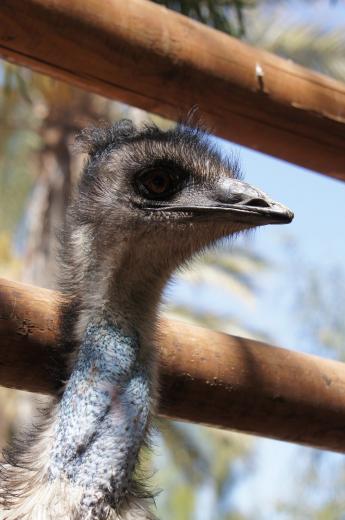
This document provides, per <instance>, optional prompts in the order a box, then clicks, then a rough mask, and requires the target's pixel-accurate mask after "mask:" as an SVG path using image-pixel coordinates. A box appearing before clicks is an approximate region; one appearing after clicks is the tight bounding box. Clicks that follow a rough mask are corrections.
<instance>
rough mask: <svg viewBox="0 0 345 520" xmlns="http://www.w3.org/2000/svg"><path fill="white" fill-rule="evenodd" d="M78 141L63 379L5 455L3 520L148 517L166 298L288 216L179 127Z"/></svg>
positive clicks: (196, 132)
mask: <svg viewBox="0 0 345 520" xmlns="http://www.w3.org/2000/svg"><path fill="white" fill-rule="evenodd" d="M79 142H80V146H81V148H82V150H83V151H85V152H87V154H88V160H87V162H86V164H85V166H84V170H83V174H82V176H81V180H80V183H79V187H78V190H77V193H76V197H75V200H74V202H73V204H72V205H71V207H70V209H69V212H68V215H67V222H66V226H65V229H64V231H63V235H62V255H61V273H60V288H61V290H62V292H63V293H64V294H65V295H66V296H68V301H69V302H71V303H69V304H68V305H67V304H66V305H65V307H64V310H63V312H62V320H61V321H62V325H61V348H62V349H64V350H63V351H64V352H65V354H66V359H67V366H68V374H69V376H68V378H67V381H65V382H64V385H63V389H62V390H61V393H60V395H59V396H58V397H57V398H56V399H55V401H54V403H53V404H52V405H51V407H50V409H49V410H47V413H46V414H45V415H44V417H43V418H42V422H41V424H40V425H39V426H38V427H37V428H36V429H35V432H34V433H32V434H31V435H30V437H29V439H25V442H23V441H18V442H17V443H16V444H14V445H13V446H12V447H11V448H10V449H8V450H7V452H6V454H5V463H4V464H3V466H2V469H1V475H0V477H1V480H2V483H1V488H2V489H1V493H0V497H1V498H0V511H1V518H2V519H4V520H19V519H22V520H29V519H30V520H53V519H54V520H57V519H61V520H62V519H63V520H116V519H125V520H131V519H133V520H134V519H143V520H144V519H145V520H149V519H153V518H154V515H153V513H151V512H150V505H151V501H152V497H151V495H150V493H149V492H148V491H146V489H145V486H143V484H142V482H141V481H140V479H138V477H137V476H136V472H135V471H134V470H135V469H136V466H137V461H138V455H139V451H140V448H141V447H142V446H143V444H145V442H148V432H149V428H150V422H151V416H152V414H154V413H155V409H156V403H157V395H158V390H157V388H158V378H157V361H156V351H155V344H157V341H158V338H157V331H156V323H157V310H158V305H159V301H160V297H161V293H162V290H163V288H164V286H165V284H166V282H167V280H168V279H169V278H170V276H171V274H172V273H173V272H174V271H175V270H176V269H177V268H178V267H180V266H181V265H183V264H184V263H185V262H186V261H188V260H189V259H190V258H191V257H192V256H193V255H195V254H196V253H198V252H201V251H202V250H203V249H204V248H206V247H208V246H210V245H211V244H214V243H215V242H216V241H218V240H219V239H222V238H224V237H228V236H230V235H234V234H237V233H239V232H240V231H243V230H246V229H249V228H253V227H256V226H262V225H265V224H283V223H288V222H290V221H291V220H292V218H293V214H292V213H291V212H290V211H289V210H288V209H287V208H285V207H284V206H282V205H280V204H278V203H276V202H274V201H273V200H271V199H270V198H269V197H268V196H267V195H265V194H264V193H263V192H261V191H259V190H258V189H256V188H253V187H252V186H250V185H248V184H246V183H244V182H243V181H241V180H240V178H239V167H238V165H237V164H236V162H235V161H233V160H226V159H224V158H222V157H221V155H220V153H219V152H218V151H217V150H216V149H215V147H214V145H212V144H211V142H210V140H209V138H208V136H207V134H206V132H205V131H204V130H202V129H200V128H199V129H193V128H191V127H189V126H188V125H187V124H186V123H185V124H182V123H181V124H178V125H177V126H176V127H175V128H174V129H169V130H167V131H162V130H160V129H159V128H158V127H157V126H155V125H153V124H149V125H146V126H144V127H143V128H137V127H136V126H134V125H133V123H132V122H131V121H129V120H122V121H120V122H117V123H116V124H114V125H113V126H112V127H110V128H96V129H89V130H85V131H84V132H83V133H82V135H81V136H80V138H79Z"/></svg>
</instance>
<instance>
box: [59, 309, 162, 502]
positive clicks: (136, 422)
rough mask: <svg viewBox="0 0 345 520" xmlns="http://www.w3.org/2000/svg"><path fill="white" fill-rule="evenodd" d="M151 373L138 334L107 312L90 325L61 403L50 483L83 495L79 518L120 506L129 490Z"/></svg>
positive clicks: (146, 414)
mask: <svg viewBox="0 0 345 520" xmlns="http://www.w3.org/2000/svg"><path fill="white" fill-rule="evenodd" d="M149 372H150V366H149V364H148V363H143V360H142V353H141V345H140V339H139V336H138V334H136V333H132V334H130V335H129V334H127V333H125V332H124V331H123V330H122V329H121V328H120V327H119V325H118V324H116V323H114V320H113V318H112V317H111V315H108V314H104V313H103V315H100V316H97V315H96V316H95V317H94V318H92V319H90V320H89V322H88V323H87V325H86V327H85V329H84V333H83V336H82V338H81V341H80V346H79V350H78V352H77V354H76V358H75V361H74V366H73V370H72V373H71V376H70V378H69V380H68V383H67V385H66V388H65V391H64V393H63V396H62V399H61V401H60V403H59V405H58V410H57V418H56V423H55V431H54V439H53V445H52V449H51V455H50V463H49V478H50V480H51V481H53V480H56V479H63V480H64V481H68V482H69V483H70V484H71V485H72V486H76V487H77V488H78V489H80V490H82V491H81V497H80V503H79V505H78V507H79V508H80V512H82V511H83V508H84V509H85V512H86V511H87V510H89V509H90V507H91V508H92V507H96V505H97V504H98V506H97V507H99V503H100V502H102V501H104V502H105V501H109V500H110V501H111V502H112V503H113V505H114V507H119V505H120V504H121V503H122V500H123V498H124V497H125V494H126V493H128V490H129V489H131V484H132V473H133V469H134V467H135V464H136V462H137V458H138V453H139V450H140V447H141V445H142V443H143V441H144V439H145V436H146V432H147V428H148V423H149V416H150V405H151V394H152V392H151V389H152V380H151V375H149ZM109 496H111V498H109ZM106 497H108V498H106Z"/></svg>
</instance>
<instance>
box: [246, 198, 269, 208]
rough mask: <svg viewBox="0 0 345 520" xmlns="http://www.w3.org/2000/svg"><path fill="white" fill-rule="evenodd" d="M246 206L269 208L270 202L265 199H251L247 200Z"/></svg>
mask: <svg viewBox="0 0 345 520" xmlns="http://www.w3.org/2000/svg"><path fill="white" fill-rule="evenodd" d="M246 206H254V207H255V208H269V207H270V204H269V202H267V201H266V200H264V199H250V200H248V202H246Z"/></svg>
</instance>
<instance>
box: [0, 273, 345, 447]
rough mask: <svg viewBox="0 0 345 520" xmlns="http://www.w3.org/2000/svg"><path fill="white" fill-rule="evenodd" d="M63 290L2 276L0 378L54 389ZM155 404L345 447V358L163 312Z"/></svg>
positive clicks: (259, 431) (193, 416) (178, 414)
mask: <svg viewBox="0 0 345 520" xmlns="http://www.w3.org/2000/svg"><path fill="white" fill-rule="evenodd" d="M61 301H62V299H61V295H59V294H58V293H56V292H54V291H49V290H47V289H41V288H38V287H33V286H29V285H23V284H19V283H15V282H10V281H7V280H0V336H1V344H0V384H2V385H3V386H7V387H9V388H18V389H22V390H29V391H31V392H42V393H48V394H49V393H54V392H56V391H57V389H58V388H59V387H60V386H61V383H60V381H61V378H63V375H64V363H63V359H62V356H61V353H60V352H59V350H58V348H57V346H56V339H57V334H58V326H59V308H60V304H61ZM160 338H161V339H160V346H159V356H160V382H161V400H160V414H161V415H164V416H167V417H171V418H177V419H182V420H186V421H192V422H197V423H202V424H208V425H211V426H217V427H221V428H228V429H234V430H239V431H243V432H246V433H252V434H256V435H262V436H265V437H271V438H274V439H280V440H285V441H290V442H295V443H301V444H307V445H310V446H314V447H319V448H323V449H329V450H333V451H340V452H345V437H344V431H345V399H344V396H345V365H344V364H343V363H339V362H335V361H331V360H326V359H321V358H318V357H316V356H310V355H305V354H300V353H297V352H292V351H289V350H285V349H282V348H278V347H272V346H269V345H267V344H264V343H260V342H257V341H252V340H249V339H244V338H239V337H235V336H229V335H226V334H221V333H218V332H212V331H210V330H207V329H203V328H201V327H195V326H191V325H187V324H185V323H182V322H177V321H170V320H166V319H163V320H161V324H160Z"/></svg>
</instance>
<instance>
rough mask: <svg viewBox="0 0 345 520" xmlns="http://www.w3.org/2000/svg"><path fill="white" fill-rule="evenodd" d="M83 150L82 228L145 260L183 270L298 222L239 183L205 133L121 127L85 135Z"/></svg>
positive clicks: (234, 165)
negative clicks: (233, 241) (225, 244)
mask: <svg viewBox="0 0 345 520" xmlns="http://www.w3.org/2000/svg"><path fill="white" fill-rule="evenodd" d="M82 143H83V147H84V149H85V148H86V149H87V151H88V152H89V157H90V158H89V162H88V163H87V165H86V167H85V170H84V175H83V177H82V181H81V186H80V199H79V202H80V203H79V205H78V213H79V217H80V222H84V223H88V224H89V225H90V226H91V228H93V230H94V234H95V237H96V240H101V241H102V243H103V245H106V247H110V248H111V247H112V244H113V243H116V244H119V241H120V240H121V239H122V240H123V241H125V242H131V247H132V252H133V255H135V253H134V251H135V250H136V249H138V248H139V247H140V248H141V250H142V249H143V248H144V249H145V258H146V260H147V255H153V256H152V258H156V263H157V261H159V260H160V259H162V260H163V258H162V257H164V256H168V255H169V257H172V256H173V257H174V260H175V261H174V262H172V263H174V264H178V263H180V262H181V261H183V260H184V259H187V258H188V257H190V256H191V255H192V254H193V253H194V252H197V251H198V250H200V249H202V248H204V247H205V246H207V245H209V244H210V243H213V242H214V241H216V240H218V239H221V238H223V237H225V236H229V235H232V234H235V233H237V232H239V231H242V230H245V229H249V228H253V227H257V226H262V225H266V224H284V223H289V222H291V220H292V218H293V213H292V212H291V211H290V210H288V209H287V208H286V207H284V206H283V205H281V204H279V203H277V202H275V201H273V200H271V199H270V198H269V197H268V196H267V195H266V194H264V193H263V192H261V191H260V190H258V189H256V188H254V187H252V186H250V185H249V184H246V183H244V182H243V181H241V180H240V173H239V166H238V163H237V161H236V160H233V159H230V160H227V159H224V158H222V157H221V155H220V153H219V152H218V151H217V150H216V148H215V147H214V145H212V144H211V143H210V140H209V138H208V137H207V136H206V135H205V133H204V132H203V131H201V130H194V129H190V128H187V127H183V126H177V127H176V128H175V129H173V130H168V131H165V132H163V131H161V130H160V129H158V128H157V127H156V126H148V127H145V128H144V129H142V130H138V129H136V128H135V127H134V126H133V125H132V123H131V122H130V121H126V120H124V121H120V122H119V123H117V124H116V125H114V126H113V127H112V128H110V129H101V130H100V129H95V130H91V131H88V132H87V133H84V135H83V136H82ZM164 252H166V255H165V254H164ZM164 261H165V262H166V259H165V260H164ZM173 267H175V266H173Z"/></svg>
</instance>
